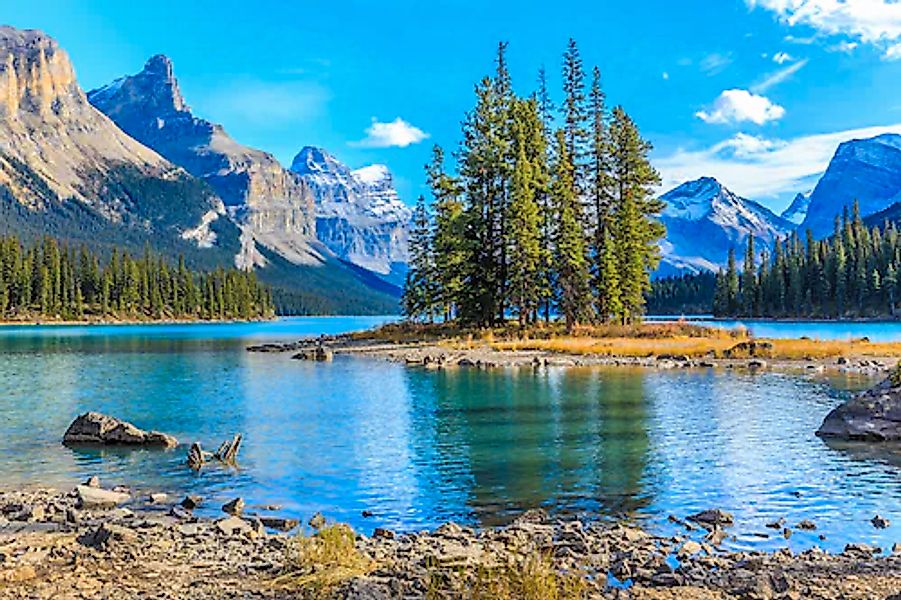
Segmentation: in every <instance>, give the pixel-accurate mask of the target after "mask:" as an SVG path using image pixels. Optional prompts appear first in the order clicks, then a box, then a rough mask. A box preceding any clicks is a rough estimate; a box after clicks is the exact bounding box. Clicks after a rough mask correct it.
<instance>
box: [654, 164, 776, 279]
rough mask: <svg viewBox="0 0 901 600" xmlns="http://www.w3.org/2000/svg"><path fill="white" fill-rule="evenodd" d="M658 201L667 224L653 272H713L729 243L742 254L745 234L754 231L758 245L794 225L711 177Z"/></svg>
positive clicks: (765, 242)
mask: <svg viewBox="0 0 901 600" xmlns="http://www.w3.org/2000/svg"><path fill="white" fill-rule="evenodd" d="M661 200H663V201H664V202H666V208H665V209H664V211H663V213H662V214H661V216H660V220H661V221H662V222H663V224H664V225H666V239H665V240H664V241H663V242H662V243H661V249H662V252H663V260H662V262H661V266H660V269H659V270H658V273H657V274H658V275H672V274H679V273H684V272H697V271H700V270H709V271H716V270H717V269H719V268H720V267H722V266H725V264H726V259H727V256H728V253H729V248H730V247H733V248H735V249H736V253H737V254H738V255H739V257H740V256H741V252H742V249H743V247H744V244H745V243H746V241H747V239H748V236H750V235H754V238H755V240H756V241H757V243H758V244H761V245H762V246H771V245H772V243H773V242H774V241H775V240H776V239H777V238H779V237H784V236H785V235H787V234H788V232H790V231H791V230H792V228H793V226H792V224H791V223H790V222H788V221H785V220H784V219H781V218H780V217H777V216H776V215H775V214H773V213H772V212H771V211H770V210H768V209H767V208H765V207H763V206H761V205H760V204H757V203H756V202H752V201H750V200H747V199H745V198H741V197H740V196H737V195H736V194H733V193H732V192H731V191H729V190H728V189H726V188H725V187H724V186H723V185H722V184H720V183H719V182H718V181H717V180H716V179H713V178H712V177H703V178H701V179H698V180H696V181H689V182H686V183H683V184H682V185H680V186H679V187H677V188H675V189H674V190H671V191H669V192H667V193H666V194H664V195H663V196H661Z"/></svg>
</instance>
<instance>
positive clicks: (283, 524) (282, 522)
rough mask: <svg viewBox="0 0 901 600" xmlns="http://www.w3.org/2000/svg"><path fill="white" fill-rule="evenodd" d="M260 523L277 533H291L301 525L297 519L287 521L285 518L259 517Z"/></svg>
mask: <svg viewBox="0 0 901 600" xmlns="http://www.w3.org/2000/svg"><path fill="white" fill-rule="evenodd" d="M259 521H260V522H261V523H262V524H263V526H264V527H268V528H269V529H275V530H276V531H291V530H292V529H294V528H295V527H297V526H298V525H300V522H299V521H298V520H297V519H286V518H283V517H267V516H261V517H259Z"/></svg>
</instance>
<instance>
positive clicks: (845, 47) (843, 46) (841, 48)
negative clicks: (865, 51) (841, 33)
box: [826, 40, 860, 54]
mask: <svg viewBox="0 0 901 600" xmlns="http://www.w3.org/2000/svg"><path fill="white" fill-rule="evenodd" d="M859 45H860V44H858V43H857V42H849V41H848V40H842V41H840V42H839V43H837V44H833V45H831V46H829V47H828V48H826V49H827V50H829V51H830V52H844V53H845V54H851V53H852V52H854V50H855V49H856V48H857V46H859Z"/></svg>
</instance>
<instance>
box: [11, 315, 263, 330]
mask: <svg viewBox="0 0 901 600" xmlns="http://www.w3.org/2000/svg"><path fill="white" fill-rule="evenodd" d="M277 319H278V317H273V318H271V319H110V320H107V319H86V320H81V321H71V320H63V319H60V320H53V319H48V320H40V319H23V320H21V321H0V328H3V327H40V326H48V325H50V326H63V327H64V326H84V325H194V324H203V323H206V324H221V323H268V322H271V321H275V320H277Z"/></svg>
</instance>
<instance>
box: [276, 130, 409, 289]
mask: <svg viewBox="0 0 901 600" xmlns="http://www.w3.org/2000/svg"><path fill="white" fill-rule="evenodd" d="M291 170H292V171H293V172H294V173H297V174H298V175H300V176H301V177H303V179H304V181H305V182H306V183H307V185H309V187H310V189H311V190H312V191H313V195H314V196H315V198H316V236H317V237H318V238H319V240H320V241H322V242H323V243H324V244H325V245H326V246H327V247H328V248H329V249H330V250H331V251H332V252H334V253H335V254H336V255H337V256H339V257H341V258H342V259H344V260H346V261H348V262H351V263H353V264H355V265H358V266H361V267H363V268H366V269H369V270H370V271H374V272H376V273H379V274H380V275H383V276H385V277H386V278H387V279H389V280H391V281H394V282H396V283H399V282H401V281H402V277H403V274H404V272H405V271H406V263H407V260H408V254H407V238H408V233H409V223H410V219H411V216H412V213H411V211H410V209H409V207H407V206H406V205H405V204H404V203H403V202H401V200H400V198H399V197H398V195H397V191H396V190H395V189H394V183H393V180H392V177H391V173H390V171H388V168H387V167H385V166H384V165H370V166H368V167H364V168H362V169H358V170H356V171H352V170H350V168H348V167H347V165H345V164H343V163H341V162H340V161H338V160H337V159H336V158H335V157H333V156H331V155H330V154H329V153H328V152H326V151H325V150H323V149H321V148H313V147H310V146H307V147H305V148H303V149H302V150H301V151H300V152H299V153H298V154H297V156H295V157H294V161H293V162H292V164H291Z"/></svg>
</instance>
